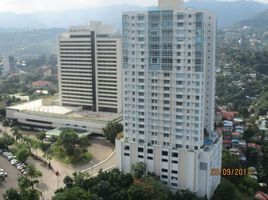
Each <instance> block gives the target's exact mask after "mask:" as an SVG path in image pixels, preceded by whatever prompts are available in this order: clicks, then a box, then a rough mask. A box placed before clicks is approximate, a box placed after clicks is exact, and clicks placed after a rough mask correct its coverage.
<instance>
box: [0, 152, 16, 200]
mask: <svg viewBox="0 0 268 200" xmlns="http://www.w3.org/2000/svg"><path fill="white" fill-rule="evenodd" d="M0 168H1V169H4V170H5V171H6V172H7V173H8V177H7V179H6V181H0V199H4V198H3V194H4V193H5V191H6V190H7V189H9V188H11V187H14V188H15V187H17V179H18V177H19V171H18V170H17V169H16V168H15V167H14V166H12V165H11V164H10V162H9V161H8V160H7V159H5V158H4V157H3V156H2V155H0Z"/></svg>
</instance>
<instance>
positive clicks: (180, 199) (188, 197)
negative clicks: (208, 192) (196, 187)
mask: <svg viewBox="0 0 268 200" xmlns="http://www.w3.org/2000/svg"><path fill="white" fill-rule="evenodd" d="M205 199H207V198H206V197H198V196H196V194H195V193H193V192H191V191H190V190H179V191H177V193H176V195H175V200H205Z"/></svg>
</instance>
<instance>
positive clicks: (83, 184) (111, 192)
mask: <svg viewBox="0 0 268 200" xmlns="http://www.w3.org/2000/svg"><path fill="white" fill-rule="evenodd" d="M140 166H141V165H140ZM64 183H65V188H61V189H59V190H58V191H56V193H55V196H54V197H53V198H52V199H53V200H63V199H64V200H69V199H70V200H76V199H77V200H87V199H89V200H91V199H92V200H137V199H139V200H204V199H205V198H199V197H197V196H196V195H195V194H194V193H191V192H190V191H188V190H186V191H178V192H177V193H176V194H172V193H171V192H170V191H169V190H168V189H167V188H166V186H165V185H163V184H162V183H161V181H160V180H159V179H158V177H156V176H147V175H142V177H139V178H135V177H134V176H133V175H132V174H123V173H122V172H120V171H119V170H118V169H114V170H112V171H110V172H100V173H99V175H98V176H97V177H91V178H89V177H88V176H87V175H86V174H79V173H78V174H77V173H76V174H74V177H73V178H71V177H66V178H65V179H64ZM74 194H76V195H74Z"/></svg>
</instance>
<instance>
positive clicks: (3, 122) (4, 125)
mask: <svg viewBox="0 0 268 200" xmlns="http://www.w3.org/2000/svg"><path fill="white" fill-rule="evenodd" d="M2 125H3V127H4V128H5V132H7V127H8V126H9V121H8V120H7V119H4V120H3V121H2Z"/></svg>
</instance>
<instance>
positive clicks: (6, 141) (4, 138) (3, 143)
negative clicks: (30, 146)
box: [0, 134, 14, 149]
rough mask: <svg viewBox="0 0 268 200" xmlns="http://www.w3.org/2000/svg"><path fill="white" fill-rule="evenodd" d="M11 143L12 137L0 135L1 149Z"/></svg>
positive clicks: (12, 141)
mask: <svg viewBox="0 0 268 200" xmlns="http://www.w3.org/2000/svg"><path fill="white" fill-rule="evenodd" d="M13 143H14V139H13V138H12V137H11V136H9V135H7V134H4V135H3V136H2V137H0V148H1V149H7V148H8V146H10V145H12V144H13Z"/></svg>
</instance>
